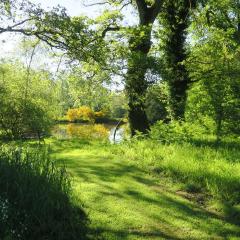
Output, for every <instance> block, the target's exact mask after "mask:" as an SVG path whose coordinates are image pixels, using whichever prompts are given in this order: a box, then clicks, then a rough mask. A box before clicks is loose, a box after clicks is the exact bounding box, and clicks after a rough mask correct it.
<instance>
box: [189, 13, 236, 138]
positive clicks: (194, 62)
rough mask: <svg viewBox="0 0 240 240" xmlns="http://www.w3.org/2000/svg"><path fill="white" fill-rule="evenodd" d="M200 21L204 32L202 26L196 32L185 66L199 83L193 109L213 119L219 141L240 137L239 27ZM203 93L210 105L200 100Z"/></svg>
mask: <svg viewBox="0 0 240 240" xmlns="http://www.w3.org/2000/svg"><path fill="white" fill-rule="evenodd" d="M204 11H208V9H203V11H202V12H203V14H204ZM220 16H221V12H220ZM201 17H202V16H201V15H200V16H199V18H200V19H199V21H200V22H201V23H202V24H203V25H202V26H203V27H204V28H200V26H199V25H198V26H197V28H194V32H195V37H196V41H195V43H194V45H193V47H192V51H191V54H190V55H189V57H188V60H187V64H186V65H187V67H188V70H189V72H190V76H191V78H192V79H193V81H195V82H196V83H195V84H194V85H193V87H192V89H193V90H194V89H196V88H198V89H199V92H200V93H197V92H196V91H195V96H193V95H192V96H191V100H192V101H193V104H192V106H193V107H192V109H193V111H195V112H196V109H198V110H200V113H201V114H202V116H208V117H211V118H212V119H213V121H214V125H215V134H216V136H217V140H218V141H219V140H220V139H221V137H222V136H223V135H226V134H239V133H240V129H239V120H240V108H239V106H240V102H239V101H240V94H239V93H240V89H239V86H240V72H239V51H240V46H239V43H238V41H236V38H235V36H236V29H237V28H235V27H236V26H235V27H233V28H230V27H227V28H222V27H219V26H214V25H209V24H208V23H207V22H206V20H207V19H206V18H201ZM215 17H216V16H215ZM221 23H222V24H223V22H221ZM203 93H205V95H206V99H208V100H207V101H206V99H205V100H204V99H202V98H201V97H200V94H203ZM190 94H192V93H191V91H190ZM190 104H191V103H190ZM194 109H195V110H194ZM202 116H201V117H202Z"/></svg>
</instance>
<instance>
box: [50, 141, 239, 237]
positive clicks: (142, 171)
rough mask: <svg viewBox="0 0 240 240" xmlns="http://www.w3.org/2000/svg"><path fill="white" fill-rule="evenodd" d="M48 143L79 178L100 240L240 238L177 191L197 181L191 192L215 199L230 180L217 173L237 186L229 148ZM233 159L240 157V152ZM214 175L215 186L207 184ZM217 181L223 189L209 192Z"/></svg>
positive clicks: (77, 184)
mask: <svg viewBox="0 0 240 240" xmlns="http://www.w3.org/2000/svg"><path fill="white" fill-rule="evenodd" d="M48 143H49V142H48ZM50 144H51V148H52V156H53V157H54V158H56V160H57V161H59V163H63V162H64V164H66V166H67V168H68V170H69V172H70V173H71V175H72V176H73V177H74V179H75V191H76V192H78V194H79V196H80V198H81V199H82V201H83V203H84V207H85V209H86V210H87V212H88V214H89V218H90V220H91V229H92V234H93V235H94V238H95V239H96V236H98V237H105V239H239V237H240V230H239V226H238V225H235V224H234V223H232V221H230V220H226V219H225V220H224V219H223V218H222V217H220V216H219V215H218V214H216V213H214V212H211V211H207V210H206V209H205V208H203V207H202V206H199V204H197V203H194V202H190V201H189V200H187V199H186V198H183V197H181V194H178V193H177V191H176V190H179V189H180V188H181V187H183V186H182V183H185V184H186V185H185V187H186V186H187V185H189V187H191V186H190V185H191V184H193V186H192V188H193V189H194V188H197V187H199V188H205V189H206V190H208V191H209V192H210V193H212V194H217V193H218V191H220V190H221V188H222V187H223V189H227V187H226V186H225V185H224V184H226V182H225V181H224V180H223V179H224V178H221V177H219V176H223V174H226V175H225V176H226V177H228V178H229V175H228V174H229V172H231V171H233V176H232V177H231V176H230V178H229V181H230V183H231V184H232V182H231V179H235V178H236V177H237V176H239V175H238V174H239V172H238V169H237V168H236V166H237V167H238V165H237V163H233V162H232V161H231V159H230V158H231V157H230V155H229V152H228V151H230V150H223V151H217V150H214V149H210V148H208V147H204V148H199V147H194V146H191V145H189V146H188V145H184V146H180V145H160V144H156V142H151V141H136V142H133V143H123V144H120V145H110V144H106V143H99V142H92V141H87V140H85V141H83V140H65V141H64V140H62V141H54V140H51V141H50ZM225 151H227V152H225ZM231 156H234V157H235V158H237V157H239V153H237V152H234V153H233V154H232V155H231ZM210 160H211V161H210ZM218 160H219V161H218ZM209 161H210V162H209ZM234 164H236V166H235V165H234ZM215 170H216V171H215ZM152 173H154V174H152ZM160 173H164V175H168V176H170V177H171V179H175V183H173V182H172V181H171V180H169V179H168V178H166V177H163V176H161V177H160V175H159V174H160ZM212 175H213V176H214V177H213V178H212V179H209V183H210V185H209V186H212V187H209V186H208V185H207V184H206V182H204V179H205V178H209V176H212ZM214 179H215V180H214ZM201 181H203V184H200V183H201ZM209 183H208V184H209ZM194 184H196V186H195V185H194ZM217 184H220V185H219V186H218V190H216V191H213V190H211V189H214V187H213V186H217ZM221 184H222V185H221ZM231 184H230V185H231ZM198 185H199V186H198ZM233 186H235V183H234V184H233ZM236 186H238V185H236ZM233 189H234V188H233ZM197 190H198V189H197ZM229 192H230V190H229Z"/></svg>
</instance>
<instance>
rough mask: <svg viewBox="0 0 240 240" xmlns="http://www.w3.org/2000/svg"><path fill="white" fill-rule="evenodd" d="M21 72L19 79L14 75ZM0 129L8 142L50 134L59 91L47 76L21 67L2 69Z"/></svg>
mask: <svg viewBox="0 0 240 240" xmlns="http://www.w3.org/2000/svg"><path fill="white" fill-rule="evenodd" d="M16 71H17V72H18V74H17V75H16V74H15V72H16ZM0 72H1V75H0V99H1V106H0V129H1V131H2V134H3V135H5V136H6V137H8V138H14V139H16V138H24V137H40V136H41V135H43V134H46V133H48V131H49V128H50V126H51V120H52V119H53V118H55V116H56V115H57V112H58V107H57V96H56V93H57V89H56V88H55V86H54V85H53V83H52V82H51V80H50V79H49V76H48V75H47V73H45V72H41V71H39V72H34V71H32V72H31V76H29V75H28V74H27V69H26V68H24V67H23V66H22V65H21V64H19V63H17V62H16V63H15V64H14V66H13V64H10V63H9V64H6V63H2V64H1V66H0Z"/></svg>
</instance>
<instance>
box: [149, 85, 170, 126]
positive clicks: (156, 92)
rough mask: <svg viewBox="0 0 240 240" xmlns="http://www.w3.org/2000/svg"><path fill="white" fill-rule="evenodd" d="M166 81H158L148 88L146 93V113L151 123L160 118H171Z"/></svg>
mask: <svg viewBox="0 0 240 240" xmlns="http://www.w3.org/2000/svg"><path fill="white" fill-rule="evenodd" d="M168 95H169V94H168V88H167V85H166V83H156V84H154V85H152V86H150V87H149V88H148V91H147V95H146V102H145V105H146V113H147V117H148V120H149V122H150V123H151V124H153V123H155V122H156V121H158V120H163V121H168V119H169V113H168V112H169V102H168V100H169V96H168Z"/></svg>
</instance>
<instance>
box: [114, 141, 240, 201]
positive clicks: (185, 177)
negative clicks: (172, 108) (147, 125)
mask: <svg viewBox="0 0 240 240" xmlns="http://www.w3.org/2000/svg"><path fill="white" fill-rule="evenodd" d="M114 153H116V154H118V155H120V156H123V157H124V158H127V159H129V161H131V162H135V163H136V164H137V165H138V166H140V167H141V168H142V169H144V170H147V171H149V172H151V173H154V174H159V175H164V176H168V177H171V178H172V179H173V180H175V181H178V182H181V183H183V184H184V186H185V189H186V190H188V191H192V192H206V193H208V194H209V195H211V196H212V197H214V198H217V199H220V200H222V201H227V202H228V203H230V204H232V205H234V204H240V194H239V192H240V148H234V147H231V148H229V147H228V145H224V144H222V145H221V146H220V147H213V146H207V145H196V144H194V143H193V142H192V143H187V142H185V143H184V142H183V143H170V144H164V143H159V142H158V141H155V140H149V139H148V140H133V141H131V142H127V143H126V142H125V143H122V144H121V145H119V146H117V147H114Z"/></svg>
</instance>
